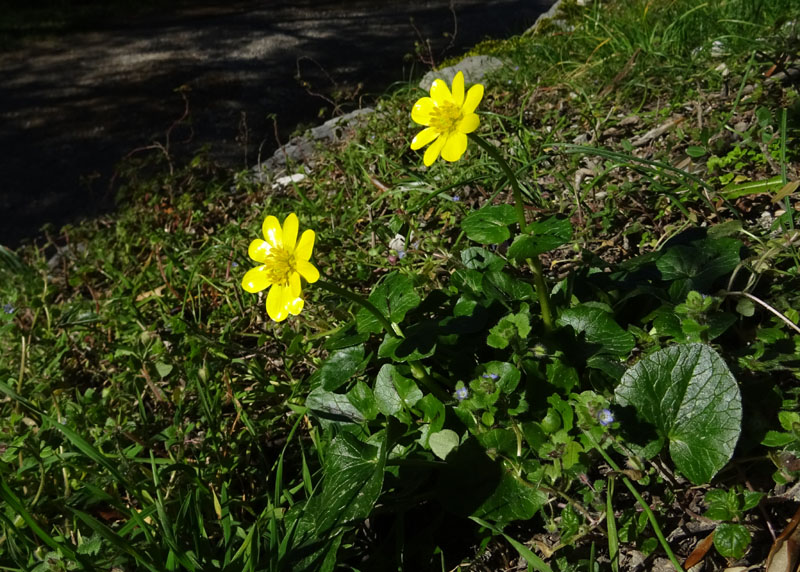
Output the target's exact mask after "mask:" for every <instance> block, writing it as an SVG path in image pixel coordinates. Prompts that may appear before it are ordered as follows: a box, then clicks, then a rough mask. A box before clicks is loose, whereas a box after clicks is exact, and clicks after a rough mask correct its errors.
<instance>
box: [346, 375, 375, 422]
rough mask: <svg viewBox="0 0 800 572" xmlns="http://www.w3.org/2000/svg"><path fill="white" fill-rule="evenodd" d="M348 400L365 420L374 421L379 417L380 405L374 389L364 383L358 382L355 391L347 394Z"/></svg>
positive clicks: (352, 390)
mask: <svg viewBox="0 0 800 572" xmlns="http://www.w3.org/2000/svg"><path fill="white" fill-rule="evenodd" d="M347 399H348V400H349V401H350V403H352V404H353V407H355V408H356V409H358V411H359V412H360V413H361V415H363V416H364V418H365V419H367V420H369V421H372V420H373V419H375V418H376V417H377V416H378V413H379V410H378V403H377V401H375V396H374V395H373V393H372V389H370V387H369V386H368V385H367V384H366V383H364V382H363V381H357V382H356V384H355V386H354V387H353V389H351V390H350V391H348V392H347Z"/></svg>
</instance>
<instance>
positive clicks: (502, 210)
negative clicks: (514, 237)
mask: <svg viewBox="0 0 800 572" xmlns="http://www.w3.org/2000/svg"><path fill="white" fill-rule="evenodd" d="M516 220H517V213H516V212H515V211H514V207H512V206H511V205H492V206H488V207H483V208H481V209H479V210H477V211H475V212H473V213H472V214H470V215H468V216H467V217H466V218H465V219H464V220H463V221H461V228H463V229H464V232H465V233H467V237H468V238H469V239H470V240H474V241H475V242H480V243H481V244H499V243H501V242H503V241H504V240H508V238H509V237H510V236H511V231H510V230H508V225H510V224H513V223H514V222H515V221H516Z"/></svg>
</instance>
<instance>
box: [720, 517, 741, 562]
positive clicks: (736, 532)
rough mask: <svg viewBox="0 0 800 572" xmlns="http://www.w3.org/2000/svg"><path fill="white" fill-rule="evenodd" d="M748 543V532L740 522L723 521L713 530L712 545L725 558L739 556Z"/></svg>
mask: <svg viewBox="0 0 800 572" xmlns="http://www.w3.org/2000/svg"><path fill="white" fill-rule="evenodd" d="M749 544H750V532H749V531H748V530H747V529H746V528H745V527H744V526H742V525H741V524H732V523H729V522H724V523H722V524H720V525H718V526H717V530H716V531H715V532H714V547H715V548H716V549H717V552H719V553H720V554H721V555H722V556H724V557H725V558H736V559H738V558H741V557H742V556H744V552H745V550H747V546H748V545H749Z"/></svg>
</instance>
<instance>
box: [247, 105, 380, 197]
mask: <svg viewBox="0 0 800 572" xmlns="http://www.w3.org/2000/svg"><path fill="white" fill-rule="evenodd" d="M372 111H373V109H372V108H371V107H365V108H363V109H356V110H355V111H351V112H350V113H348V114H346V115H342V116H341V117H334V118H333V119H329V120H328V121H326V122H325V123H323V124H322V125H318V126H317V127H313V128H311V129H309V130H308V131H306V132H305V133H304V134H303V135H300V136H298V137H292V139H290V140H289V142H288V143H287V144H286V145H284V146H283V147H281V148H280V149H278V150H277V151H275V153H273V155H272V157H270V158H269V159H267V160H266V161H264V162H263V163H261V164H260V165H257V166H256V167H254V168H253V176H254V178H255V179H256V180H258V181H263V180H265V179H269V178H271V177H272V176H274V175H275V174H276V173H279V172H281V171H282V170H283V169H284V167H286V164H287V163H308V162H310V161H312V159H313V157H314V154H315V153H316V150H317V146H318V145H320V144H331V143H338V142H340V141H342V140H344V139H345V138H346V137H347V136H348V135H350V134H351V133H352V132H353V131H354V130H355V129H356V128H358V127H359V126H360V125H363V123H364V121H365V120H366V118H367V116H368V115H369V114H370V113H372Z"/></svg>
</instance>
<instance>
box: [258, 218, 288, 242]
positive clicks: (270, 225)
mask: <svg viewBox="0 0 800 572" xmlns="http://www.w3.org/2000/svg"><path fill="white" fill-rule="evenodd" d="M261 232H262V233H263V234H264V238H265V239H266V240H267V242H269V244H270V246H273V247H277V248H280V247H282V246H283V231H282V230H281V223H279V222H278V219H277V218H275V217H274V216H272V215H270V216H268V217H267V218H265V219H264V222H263V224H262V225H261Z"/></svg>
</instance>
